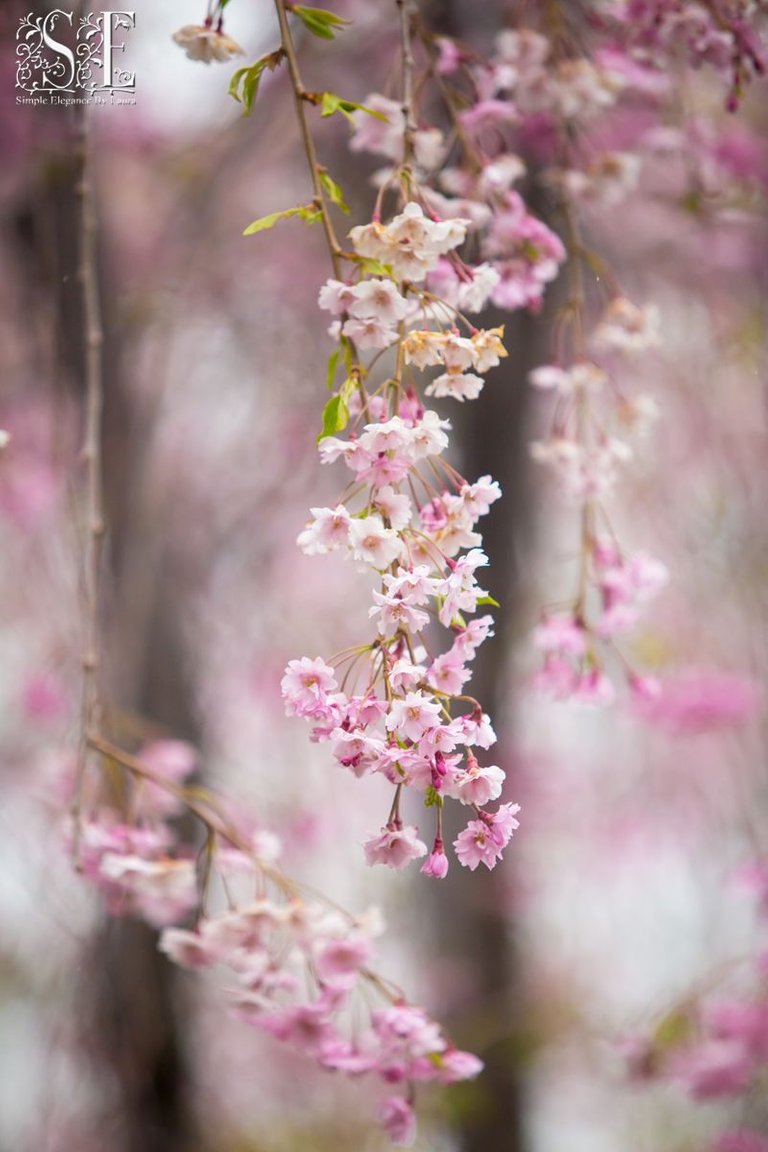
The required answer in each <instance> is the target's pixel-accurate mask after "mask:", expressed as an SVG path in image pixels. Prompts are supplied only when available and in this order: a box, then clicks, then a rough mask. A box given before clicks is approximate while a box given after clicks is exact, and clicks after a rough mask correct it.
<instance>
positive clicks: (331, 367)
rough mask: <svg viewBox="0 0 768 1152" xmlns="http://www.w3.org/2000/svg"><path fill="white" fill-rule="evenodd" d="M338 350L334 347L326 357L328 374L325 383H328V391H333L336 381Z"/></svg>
mask: <svg viewBox="0 0 768 1152" xmlns="http://www.w3.org/2000/svg"><path fill="white" fill-rule="evenodd" d="M340 352H341V349H340V348H335V349H334V350H333V352H331V354H330V356H329V357H328V375H327V377H326V383H327V384H328V391H329V392H332V391H333V386H334V384H335V383H336V367H337V365H338V363H339V353H340Z"/></svg>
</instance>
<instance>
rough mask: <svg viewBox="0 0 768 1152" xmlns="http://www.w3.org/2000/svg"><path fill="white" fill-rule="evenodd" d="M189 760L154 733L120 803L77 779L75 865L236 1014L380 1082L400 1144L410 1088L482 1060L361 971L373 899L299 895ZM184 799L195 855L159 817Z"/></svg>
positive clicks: (456, 1074)
mask: <svg viewBox="0 0 768 1152" xmlns="http://www.w3.org/2000/svg"><path fill="white" fill-rule="evenodd" d="M118 763H119V761H118ZM196 764H197V757H196V754H195V750H194V749H193V748H192V747H191V746H190V745H188V744H186V743H184V742H183V741H178V740H156V741H153V742H152V743H150V744H147V745H145V746H144V747H143V748H142V749H141V753H140V756H139V757H136V758H133V757H130V758H128V761H127V762H126V764H125V767H127V768H128V771H127V773H126V776H127V779H126V780H125V781H123V783H122V785H121V787H120V789H119V791H120V793H121V795H122V798H123V803H122V804H118V803H114V802H110V801H109V800H108V799H106V798H104V796H103V794H102V788H101V786H100V785H98V786H97V787H96V788H95V789H94V790H93V791H91V790H90V789H89V792H88V794H87V795H85V796H82V797H81V804H82V805H83V807H84V811H83V812H82V813H81V816H80V819H79V820H78V823H77V827H75V826H72V825H70V826H69V827H68V828H67V840H68V847H69V849H70V850H71V851H72V852H73V854H74V855H75V857H76V859H77V860H78V863H79V866H80V868H81V871H82V873H83V874H84V875H85V876H86V877H87V878H88V879H89V880H91V882H92V883H93V884H94V885H95V887H96V888H97V889H98V890H99V891H100V892H101V894H102V896H103V898H104V902H105V906H106V908H107V910H108V912H109V913H110V914H111V915H113V916H133V917H138V918H140V919H143V920H145V921H146V922H147V923H148V924H150V925H151V926H152V927H154V928H158V929H161V935H160V944H159V946H160V949H161V951H162V952H164V953H165V955H166V956H167V957H168V958H169V960H171V961H173V963H175V964H178V965H180V966H181V967H183V968H187V969H190V970H193V971H196V972H202V971H203V970H209V971H211V972H212V973H215V974H216V975H217V977H218V979H219V982H220V983H221V984H222V985H223V986H224V987H225V988H226V995H227V997H228V1000H229V1004H230V1007H231V1009H232V1011H233V1012H234V1014H235V1015H236V1016H237V1017H239V1018H240V1019H242V1020H244V1021H245V1022H247V1023H249V1024H251V1025H253V1026H255V1027H257V1028H260V1029H261V1030H262V1031H264V1032H266V1033H268V1034H269V1035H271V1036H272V1037H274V1038H275V1039H277V1040H280V1041H282V1042H284V1043H286V1044H288V1045H290V1047H292V1048H293V1049H294V1050H295V1051H297V1052H300V1053H302V1054H303V1055H305V1056H307V1057H308V1058H310V1059H312V1060H314V1061H316V1063H317V1064H318V1065H319V1066H320V1067H321V1068H323V1069H325V1070H328V1071H336V1072H341V1073H344V1074H347V1075H350V1076H355V1077H359V1076H363V1075H369V1076H372V1077H378V1078H379V1079H380V1080H382V1081H383V1083H384V1084H385V1085H386V1086H387V1090H388V1093H390V1094H388V1095H387V1096H386V1097H385V1098H384V1099H383V1100H382V1102H381V1106H380V1119H381V1122H382V1125H383V1126H384V1128H385V1130H386V1131H387V1133H388V1134H389V1136H390V1137H391V1139H392V1140H393V1141H394V1142H395V1143H399V1144H410V1143H411V1142H412V1141H413V1138H414V1134H415V1127H416V1122H415V1116H414V1112H413V1108H412V1098H413V1091H414V1087H415V1085H416V1084H419V1083H426V1082H437V1083H441V1084H449V1083H454V1082H456V1081H459V1080H466V1079H470V1078H472V1077H474V1076H476V1075H477V1074H478V1073H479V1072H480V1070H481V1068H482V1061H481V1060H479V1059H478V1058H477V1057H476V1056H474V1055H472V1054H471V1053H469V1052H463V1051H461V1050H459V1049H458V1048H456V1047H455V1045H453V1044H452V1043H451V1041H450V1040H449V1039H448V1038H447V1036H446V1035H445V1034H444V1032H443V1031H442V1029H441V1028H440V1027H439V1025H438V1024H437V1023H436V1022H435V1021H434V1020H432V1019H431V1018H430V1016H429V1015H428V1014H427V1013H426V1012H425V1011H424V1009H422V1008H420V1007H418V1006H416V1005H413V1004H409V1003H407V1002H406V1000H405V998H404V996H403V995H402V993H401V992H400V991H399V990H397V989H395V988H394V987H393V986H392V985H391V984H390V983H389V982H388V981H386V980H385V979H383V978H382V977H381V976H380V975H378V974H377V972H376V971H375V970H374V968H373V967H372V965H373V962H374V951H375V941H376V938H377V937H378V936H379V935H380V934H381V933H382V932H383V931H384V922H383V919H382V917H381V915H380V913H379V911H378V909H376V908H371V909H369V910H368V911H367V912H365V913H364V914H362V915H360V916H352V915H351V914H349V913H346V912H343V911H342V910H340V909H339V908H337V907H336V906H335V905H331V904H330V902H328V903H326V902H324V901H323V900H322V898H321V897H314V896H313V897H311V898H309V897H305V896H304V895H303V893H302V889H301V887H300V885H298V884H296V883H295V882H294V881H292V880H291V879H290V878H289V877H288V876H287V875H286V874H285V873H284V872H283V870H282V868H281V866H280V860H281V855H282V845H281V843H280V840H279V838H278V837H277V836H276V835H275V834H274V833H273V832H271V831H269V830H267V829H264V828H260V827H250V828H249V830H248V831H247V832H246V831H244V830H243V828H242V827H240V828H237V827H235V826H234V825H230V824H229V823H227V822H226V821H224V822H222V820H221V818H220V817H219V811H220V810H221V809H222V808H223V807H226V800H225V798H223V797H221V798H218V800H217V799H215V798H214V797H212V796H208V795H207V794H206V793H205V792H204V790H202V789H200V788H199V787H198V788H194V787H192V786H189V785H187V784H186V781H187V778H188V777H189V775H190V773H191V772H192V771H193V770H194V769H195V768H196ZM91 783H96V781H92V782H91ZM66 786H67V788H68V789H71V786H72V781H71V779H67V780H66ZM201 797H203V801H202V807H200V806H199V805H200V798H201ZM185 804H186V805H187V806H192V805H194V807H193V811H195V812H196V814H197V815H198V816H201V814H202V818H203V819H204V820H205V818H206V815H205V814H206V812H208V813H209V815H210V819H211V823H210V824H209V826H208V834H207V842H206V846H205V848H204V849H203V852H202V853H201V854H200V856H199V858H198V861H196V860H195V859H194V857H193V856H192V854H191V851H190V850H189V849H188V848H186V847H185V846H184V845H180V844H179V842H178V837H177V835H176V833H175V831H174V829H173V826H172V825H171V824H170V823H169V821H170V820H171V819H172V818H173V817H175V816H177V815H178V814H179V812H180V811H181V810H182V809H183V808H184V806H185ZM243 823H244V818H243V814H242V813H241V814H240V824H241V825H243ZM189 925H191V926H189ZM397 1089H400V1090H401V1092H402V1094H396V1091H397Z"/></svg>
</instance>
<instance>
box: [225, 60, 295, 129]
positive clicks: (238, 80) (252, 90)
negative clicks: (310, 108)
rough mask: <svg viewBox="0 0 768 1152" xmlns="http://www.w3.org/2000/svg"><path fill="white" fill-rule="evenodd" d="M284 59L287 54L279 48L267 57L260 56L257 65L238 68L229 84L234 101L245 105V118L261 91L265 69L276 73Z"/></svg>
mask: <svg viewBox="0 0 768 1152" xmlns="http://www.w3.org/2000/svg"><path fill="white" fill-rule="evenodd" d="M284 57H285V52H284V51H283V49H282V48H277V49H275V51H274V52H268V53H267V54H266V55H265V56H260V57H259V59H258V60H257V61H256V63H255V64H249V65H247V66H246V67H245V68H238V69H237V71H236V72H235V73H234V75H233V76H232V79H231V80H230V82H229V94H230V96H232V97H233V99H235V100H237V101H238V102H239V103H240V104H242V105H243V115H244V116H247V115H248V114H249V113H250V112H251V110H252V108H253V104H254V101H255V99H256V96H257V93H258V91H259V83H260V81H261V77H262V74H263V73H264V71H265V69H267V68H268V69H269V70H270V72H274V70H275V68H277V67H278V65H279V64H280V63H281V62H282V60H283V59H284Z"/></svg>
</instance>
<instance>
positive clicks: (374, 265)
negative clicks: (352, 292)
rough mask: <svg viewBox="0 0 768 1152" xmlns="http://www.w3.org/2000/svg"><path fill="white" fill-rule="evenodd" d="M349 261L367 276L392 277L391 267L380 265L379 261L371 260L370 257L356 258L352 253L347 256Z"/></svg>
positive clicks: (389, 265)
mask: <svg viewBox="0 0 768 1152" xmlns="http://www.w3.org/2000/svg"><path fill="white" fill-rule="evenodd" d="M349 259H350V260H354V261H355V263H356V264H359V265H360V267H361V269H362V270H363V272H367V273H368V275H369V276H389V277H391V276H392V265H391V264H382V262H381V260H372V259H371V258H370V256H358V255H357V254H356V253H354V254H353V253H352V252H350V254H349Z"/></svg>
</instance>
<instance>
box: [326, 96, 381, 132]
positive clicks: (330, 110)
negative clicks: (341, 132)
mask: <svg viewBox="0 0 768 1152" xmlns="http://www.w3.org/2000/svg"><path fill="white" fill-rule="evenodd" d="M334 112H341V114H342V116H346V118H347V120H349V122H350V123H351V124H354V119H353V117H352V113H353V112H366V113H367V114H368V115H369V116H373V117H375V119H376V120H383V121H384V123H385V124H386V123H387V117H386V116H385V115H384V113H383V112H377V111H376V110H375V109H373V108H367V107H366V105H365V104H357V103H355V101H354V100H344V98H343V97H341V96H337V95H336V93H335V92H323V93H322V95H321V98H320V115H321V116H333V114H334Z"/></svg>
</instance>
